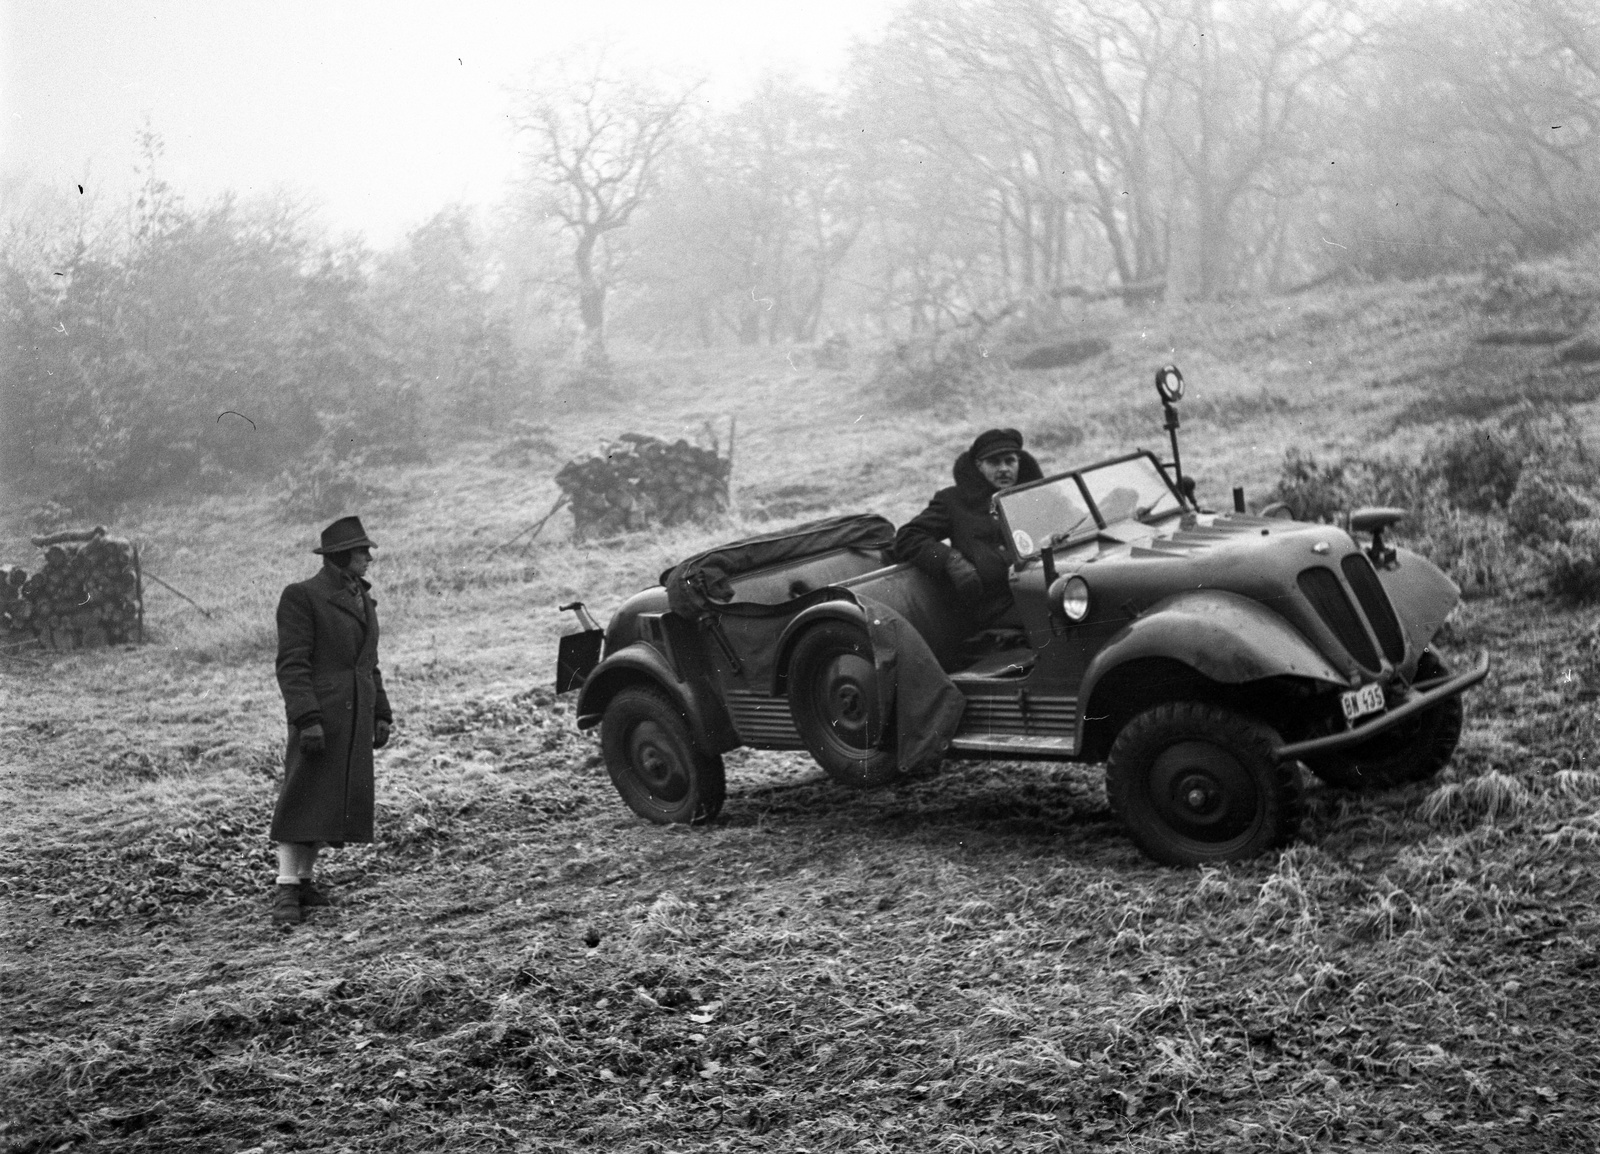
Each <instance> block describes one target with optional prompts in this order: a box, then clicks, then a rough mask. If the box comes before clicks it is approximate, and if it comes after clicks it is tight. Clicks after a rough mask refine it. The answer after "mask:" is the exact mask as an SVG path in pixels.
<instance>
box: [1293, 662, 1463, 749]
mask: <svg viewBox="0 0 1600 1154" xmlns="http://www.w3.org/2000/svg"><path fill="white" fill-rule="evenodd" d="M1488 675H1489V655H1488V654H1487V653H1485V654H1484V655H1483V656H1482V657H1480V658H1478V663H1477V664H1476V665H1474V666H1473V667H1472V668H1471V669H1469V670H1467V671H1466V672H1464V673H1457V674H1456V675H1455V676H1453V677H1448V678H1446V679H1445V680H1443V681H1438V682H1434V683H1433V684H1431V685H1430V686H1429V687H1428V688H1427V689H1425V690H1423V691H1421V692H1419V693H1417V694H1416V695H1415V696H1414V697H1412V698H1411V699H1410V700H1409V701H1406V702H1405V703H1403V704H1401V705H1397V706H1395V707H1394V708H1393V709H1391V710H1389V712H1387V713H1381V714H1379V715H1378V716H1377V717H1374V718H1373V719H1372V720H1371V721H1368V722H1364V723H1363V724H1361V725H1357V726H1354V727H1352V728H1350V729H1347V730H1345V731H1344V732H1343V733H1334V734H1330V735H1328V736H1327V737H1314V738H1312V739H1311V740H1309V741H1296V742H1292V743H1291V744H1288V745H1280V746H1279V747H1278V760H1279V761H1300V760H1303V759H1304V758H1307V757H1316V756H1318V755H1320V754H1324V753H1333V752H1334V751H1335V750H1340V749H1347V748H1349V747H1350V746H1352V745H1360V744H1361V743H1362V742H1365V741H1369V740H1371V739H1372V738H1374V737H1376V736H1378V734H1380V733H1383V732H1384V731H1385V730H1388V729H1392V728H1394V727H1395V726H1396V725H1399V724H1400V723H1401V722H1402V721H1404V720H1406V718H1408V717H1415V716H1416V715H1417V714H1419V713H1421V712H1422V711H1423V710H1425V709H1428V708H1429V707H1431V706H1434V705H1437V704H1438V703H1439V702H1441V701H1443V700H1445V699H1446V698H1449V697H1454V696H1455V695H1456V694H1458V693H1461V692H1463V691H1464V690H1467V689H1471V688H1472V687H1473V686H1474V685H1476V684H1478V682H1480V681H1482V680H1483V679H1484V678H1485V677H1487V676H1488Z"/></svg>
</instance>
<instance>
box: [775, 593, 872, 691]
mask: <svg viewBox="0 0 1600 1154" xmlns="http://www.w3.org/2000/svg"><path fill="white" fill-rule="evenodd" d="M818 621H848V622H850V623H851V624H853V625H861V626H865V625H866V623H867V615H866V612H865V611H864V610H863V609H862V608H861V606H860V605H858V604H857V603H856V602H855V601H853V600H851V599H849V598H847V597H841V598H839V599H838V600H836V601H823V602H820V603H819V604H816V605H810V606H807V607H806V608H805V609H802V610H801V611H800V612H799V613H796V614H795V615H794V620H793V621H791V622H789V624H788V625H786V626H784V629H783V633H782V634H781V635H780V636H779V638H778V650H777V660H776V661H774V662H773V666H772V689H771V692H772V694H773V696H777V695H779V694H782V693H786V692H788V688H789V656H790V654H792V653H793V652H794V646H795V642H796V641H798V640H799V639H800V634H802V633H804V632H805V631H806V630H807V629H808V628H810V627H811V626H812V625H815V624H816V623H817V622H818Z"/></svg>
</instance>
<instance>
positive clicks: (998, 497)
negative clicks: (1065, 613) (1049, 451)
mask: <svg viewBox="0 0 1600 1154" xmlns="http://www.w3.org/2000/svg"><path fill="white" fill-rule="evenodd" d="M1140 459H1144V460H1148V461H1149V462H1150V464H1151V465H1152V466H1153V467H1154V468H1155V471H1156V475H1157V476H1159V477H1160V478H1161V480H1162V482H1163V483H1164V484H1165V485H1166V486H1167V490H1168V492H1170V493H1171V494H1172V498H1173V500H1174V501H1175V502H1177V508H1176V509H1174V510H1172V511H1171V512H1173V513H1182V512H1183V511H1184V508H1185V505H1184V500H1183V497H1182V495H1181V494H1179V492H1178V490H1177V487H1176V486H1175V485H1173V483H1172V477H1171V475H1170V474H1168V472H1167V469H1166V466H1164V465H1163V464H1162V463H1161V461H1160V459H1159V458H1157V457H1156V455H1155V454H1154V453H1152V452H1151V451H1150V450H1148V449H1136V450H1134V451H1133V452H1131V453H1123V454H1122V455H1121V456H1118V457H1107V458H1106V459H1105V460H1103V461H1096V462H1094V463H1093V464H1090V465H1084V466H1082V467H1080V468H1077V469H1068V470H1066V471H1065V472H1062V473H1054V474H1052V475H1050V476H1048V477H1041V478H1040V479H1039V480H1037V481H1029V482H1027V483H1026V484H1022V485H1012V486H1011V487H1010V488H1008V489H1001V490H1000V491H999V492H998V493H996V494H995V495H994V496H993V497H992V498H991V499H990V510H991V512H992V513H993V515H994V516H995V517H996V518H998V519H999V521H1000V540H1001V544H1002V546H1003V547H1004V549H1005V550H1006V552H1008V553H1009V554H1010V555H1011V560H1012V563H1013V564H1022V563H1024V562H1027V561H1032V560H1035V559H1037V558H1038V557H1040V556H1041V555H1042V554H1043V552H1044V550H1042V549H1040V550H1038V551H1036V552H1033V553H1028V554H1022V553H1019V552H1018V551H1017V547H1016V538H1015V536H1014V534H1013V531H1012V526H1011V524H1010V523H1009V522H1008V520H1007V518H1006V512H1005V505H1004V504H1003V503H1002V499H1003V498H1005V497H1009V496H1011V495H1012V494H1014V493H1022V492H1026V491H1027V490H1029V489H1038V488H1042V487H1044V486H1046V485H1053V484H1057V483H1059V482H1060V481H1063V480H1066V479H1067V478H1069V477H1070V478H1071V479H1072V481H1073V482H1074V483H1075V484H1076V485H1077V488H1078V496H1079V499H1080V500H1081V501H1082V503H1083V507H1084V508H1085V509H1086V510H1087V511H1088V513H1089V517H1090V520H1091V521H1092V522H1093V524H1092V526H1091V525H1089V524H1085V525H1084V526H1082V527H1081V528H1079V529H1078V530H1076V531H1075V532H1073V533H1072V535H1071V536H1069V537H1068V538H1066V539H1065V540H1063V541H1057V542H1055V543H1054V544H1053V545H1052V546H1051V549H1052V550H1054V549H1059V548H1061V547H1062V546H1063V545H1067V544H1071V543H1072V542H1075V541H1080V540H1084V539H1087V538H1090V537H1093V536H1095V535H1097V534H1099V533H1101V532H1104V531H1105V529H1106V527H1107V525H1108V524H1109V523H1108V522H1107V521H1106V519H1105V515H1104V514H1102V513H1101V512H1100V507H1099V506H1098V505H1097V504H1095V501H1094V498H1093V497H1092V496H1091V495H1090V493H1089V486H1088V484H1087V483H1086V482H1085V481H1084V479H1083V475H1084V474H1085V473H1092V472H1094V471H1095V470H1096V469H1104V468H1107V467H1109V466H1111V465H1121V464H1124V463H1125V462H1128V461H1137V460H1140ZM1170 515H1171V514H1170V513H1162V514H1161V516H1163V517H1166V516H1170ZM1091 530H1092V531H1091Z"/></svg>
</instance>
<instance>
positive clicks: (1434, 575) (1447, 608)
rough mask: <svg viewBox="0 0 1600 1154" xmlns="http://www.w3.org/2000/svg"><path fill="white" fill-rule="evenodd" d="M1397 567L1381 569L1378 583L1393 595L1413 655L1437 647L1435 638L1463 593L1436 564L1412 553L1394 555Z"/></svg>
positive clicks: (1391, 596) (1402, 550)
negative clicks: (1430, 647) (1432, 645)
mask: <svg viewBox="0 0 1600 1154" xmlns="http://www.w3.org/2000/svg"><path fill="white" fill-rule="evenodd" d="M1394 554H1395V559H1394V564H1393V565H1392V566H1389V567H1384V566H1381V565H1380V566H1379V567H1378V580H1379V581H1380V582H1382V583H1383V591H1384V592H1385V593H1387V594H1388V595H1389V601H1390V603H1391V604H1392V605H1393V606H1394V611H1395V613H1396V614H1397V615H1398V616H1399V618H1400V624H1401V626H1402V627H1403V628H1404V629H1405V631H1406V640H1407V641H1409V642H1410V644H1411V651H1412V653H1413V654H1416V653H1421V652H1422V651H1423V650H1424V649H1426V648H1427V647H1428V646H1429V645H1431V644H1433V637H1434V634H1436V633H1438V632H1439V629H1440V627H1442V626H1443V625H1444V622H1445V618H1447V617H1449V616H1450V612H1451V610H1453V609H1454V608H1455V607H1456V606H1457V605H1458V604H1459V603H1460V601H1461V590H1460V589H1459V588H1457V586H1456V583H1455V582H1454V581H1452V580H1450V578H1449V577H1446V576H1445V574H1444V571H1443V570H1441V569H1440V568H1439V567H1438V566H1437V565H1435V564H1434V563H1433V562H1432V561H1429V560H1428V559H1427V558H1426V557H1421V556H1418V555H1417V554H1416V553H1413V552H1412V551H1411V550H1409V549H1396V550H1395V551H1394Z"/></svg>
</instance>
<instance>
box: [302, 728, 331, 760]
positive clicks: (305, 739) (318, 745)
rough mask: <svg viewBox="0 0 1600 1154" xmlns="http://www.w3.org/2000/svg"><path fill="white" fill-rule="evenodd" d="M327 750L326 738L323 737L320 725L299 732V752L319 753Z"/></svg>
mask: <svg viewBox="0 0 1600 1154" xmlns="http://www.w3.org/2000/svg"><path fill="white" fill-rule="evenodd" d="M327 748H328V742H327V738H326V737H324V736H323V733H322V725H321V723H320V722H319V723H318V724H316V725H308V726H306V727H305V728H304V729H302V730H301V731H300V752H301V753H321V752H322V751H323V750H324V749H327Z"/></svg>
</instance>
